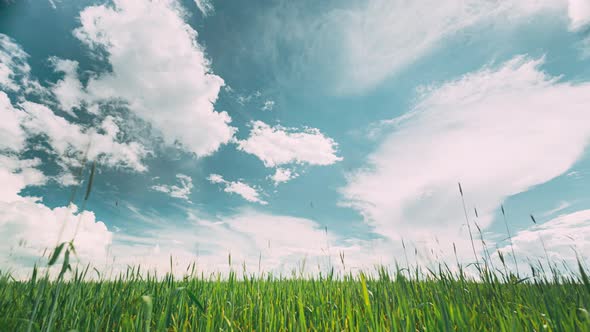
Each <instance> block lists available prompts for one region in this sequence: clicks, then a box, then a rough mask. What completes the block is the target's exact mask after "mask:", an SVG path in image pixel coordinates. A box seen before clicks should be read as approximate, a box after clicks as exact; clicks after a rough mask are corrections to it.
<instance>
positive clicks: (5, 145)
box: [0, 91, 26, 151]
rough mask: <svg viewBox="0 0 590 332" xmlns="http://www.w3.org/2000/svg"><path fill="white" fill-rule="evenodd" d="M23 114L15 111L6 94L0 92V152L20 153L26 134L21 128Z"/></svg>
mask: <svg viewBox="0 0 590 332" xmlns="http://www.w3.org/2000/svg"><path fill="white" fill-rule="evenodd" d="M24 116H25V114H24V112H22V111H20V110H17V109H15V108H14V107H13V106H12V103H11V101H10V99H9V98H8V96H7V95H6V93H4V92H3V91H0V119H2V121H0V150H12V151H20V150H21V149H23V148H24V147H25V140H26V134H25V132H24V130H23V129H22V127H21V122H22V121H23V118H24Z"/></svg>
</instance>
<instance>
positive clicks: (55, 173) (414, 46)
mask: <svg viewBox="0 0 590 332" xmlns="http://www.w3.org/2000/svg"><path fill="white" fill-rule="evenodd" d="M589 31H590V4H589V3H588V2H586V1H585V0H537V1H533V0H519V1H512V0H506V1H502V2H500V3H491V2H489V1H486V0H469V1H466V2H465V1H454V0H448V1H444V2H437V4H436V5H435V6H433V3H432V2H431V1H427V0H424V1H414V2H412V3H408V2H406V1H397V0H396V1H384V0H370V1H359V2H355V1H325V2H322V3H321V4H318V3H317V2H316V1H298V2H289V1H279V0H277V1H251V2H247V3H246V2H224V1H215V0H212V1H211V0H194V1H193V0H184V1H181V0H162V1H145V0H115V1H112V2H111V1H106V2H103V1H70V0H53V1H32V0H20V1H19V0H17V1H8V2H6V1H5V2H0V114H1V117H2V124H0V138H1V141H0V179H1V180H2V183H4V184H5V185H3V186H2V188H1V189H0V207H1V208H0V211H1V212H0V234H2V238H3V239H7V241H3V244H1V245H0V252H1V254H2V257H3V259H2V260H1V261H0V267H1V268H3V269H10V270H13V271H17V272H18V271H28V270H27V269H28V268H29V267H30V266H31V265H32V263H33V262H35V261H37V260H38V259H39V257H40V256H41V255H42V253H43V251H44V249H46V248H48V247H49V248H50V247H52V246H53V245H55V243H58V242H59V241H66V240H70V239H72V238H75V243H76V246H77V248H78V253H79V255H78V259H79V261H80V262H81V263H86V262H92V263H93V264H94V265H96V266H98V267H102V268H108V267H109V266H110V267H113V266H126V264H143V265H144V266H147V267H148V268H156V269H160V270H162V269H168V264H169V257H170V256H172V257H173V258H174V259H175V261H176V262H177V263H176V264H177V265H176V267H175V268H177V269H178V270H177V271H176V272H178V273H182V271H183V269H184V268H185V267H186V265H187V264H188V263H189V262H191V261H194V260H197V261H198V262H199V263H200V264H201V268H202V269H203V270H206V271H224V270H227V268H228V262H227V257H228V254H230V253H231V255H232V257H233V261H234V262H239V263H240V264H241V263H246V266H249V267H252V270H256V269H258V268H259V266H260V269H263V270H264V271H277V272H285V271H290V270H291V269H293V268H295V267H298V266H300V265H301V262H302V261H309V262H310V263H309V264H310V266H311V267H309V268H308V269H309V271H310V272H317V271H322V270H325V269H328V268H330V267H331V266H335V267H336V268H339V269H347V268H348V269H358V268H370V267H371V266H373V265H374V264H388V265H393V264H394V263H395V262H396V261H402V260H405V257H404V255H403V248H402V239H403V240H404V243H405V244H407V246H408V247H409V249H408V251H409V252H410V253H411V255H410V259H411V261H412V263H414V262H416V263H419V264H434V263H435V262H442V261H445V262H454V260H455V258H454V253H453V244H455V247H456V248H457V253H458V256H459V258H460V259H461V260H462V261H463V262H465V263H469V262H471V261H473V260H474V259H473V255H472V252H471V250H472V249H471V244H470V242H469V234H468V231H467V227H466V221H465V216H464V212H463V206H462V201H461V196H460V194H459V190H458V186H457V183H458V182H461V183H462V185H463V189H464V193H465V197H464V198H465V203H466V209H467V213H468V218H469V220H470V223H472V224H474V223H477V224H478V226H480V227H481V229H482V233H483V236H484V238H485V240H486V245H487V246H488V247H489V249H488V250H489V251H491V252H496V251H497V250H500V251H505V252H508V250H509V247H508V242H507V241H506V228H505V224H504V222H503V218H502V215H501V213H500V207H501V205H504V207H505V211H506V214H507V216H508V222H509V226H510V229H511V232H512V235H513V236H514V237H513V244H514V249H515V251H516V253H517V256H518V257H519V259H520V260H522V261H526V260H527V259H536V258H538V257H543V256H544V252H543V249H542V248H541V245H540V242H541V241H539V239H543V240H544V241H543V242H545V244H546V246H547V249H548V252H549V253H550V255H551V256H552V258H554V259H555V260H565V261H566V262H569V263H571V262H573V261H575V252H576V251H577V252H578V253H581V254H584V253H587V252H590V221H589V220H590V197H588V195H587V193H586V191H585V188H587V185H588V180H587V179H588V166H589V165H590V155H589V154H588V142H589V139H590V121H589V120H590V113H589V112H588V109H589V107H590V66H589V64H590V33H589ZM85 156H86V158H87V159H88V160H89V161H91V162H92V161H96V163H97V169H98V173H97V175H96V180H95V182H94V184H93V190H92V194H91V196H90V197H91V198H90V200H89V201H88V202H87V203H86V204H85V203H84V202H83V192H84V188H85V185H86V183H85V178H87V176H88V167H86V169H85V172H84V174H83V175H84V176H82V177H76V176H75V174H77V173H78V172H79V169H80V166H81V165H82V164H83V163H82V160H83V159H84V157H85ZM75 188H80V189H78V190H77V195H76V196H75V198H74V200H73V204H74V205H70V206H68V204H69V201H70V198H71V196H72V192H73V190H74V189H75ZM475 209H477V211H478V214H477V216H476V215H475ZM530 214H534V215H535V217H536V219H537V221H538V224H533V223H532V222H531V220H530V218H529V215H530ZM474 228H475V227H474ZM476 238H479V235H478V234H476ZM476 249H477V251H478V254H479V255H482V254H483V248H482V245H481V243H479V242H478V243H477V248H476ZM340 254H343V255H344V257H345V263H346V264H345V266H342V264H341V263H340V259H339V257H340ZM23 273H24V272H23Z"/></svg>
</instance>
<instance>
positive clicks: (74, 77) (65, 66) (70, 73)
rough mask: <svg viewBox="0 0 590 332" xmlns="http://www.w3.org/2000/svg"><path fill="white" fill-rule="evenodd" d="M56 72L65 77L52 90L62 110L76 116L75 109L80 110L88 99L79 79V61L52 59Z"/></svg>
mask: <svg viewBox="0 0 590 332" xmlns="http://www.w3.org/2000/svg"><path fill="white" fill-rule="evenodd" d="M51 62H52V63H53V66H54V68H55V71H56V72H58V73H62V74H63V75H64V76H63V78H62V79H61V80H59V81H58V82H57V83H56V84H55V85H53V87H52V88H51V92H52V93H53V95H54V96H55V97H56V98H57V101H58V103H59V105H60V107H61V109H62V110H64V111H66V112H68V113H69V114H70V115H74V113H73V109H75V108H79V107H80V105H81V104H82V102H83V100H84V99H86V98H87V96H86V93H85V91H84V87H83V86H82V83H81V82H80V79H79V78H78V61H73V60H65V59H59V58H51Z"/></svg>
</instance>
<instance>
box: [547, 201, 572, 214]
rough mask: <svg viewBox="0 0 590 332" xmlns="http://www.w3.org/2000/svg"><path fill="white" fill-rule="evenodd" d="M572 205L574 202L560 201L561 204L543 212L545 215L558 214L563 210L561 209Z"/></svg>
mask: <svg viewBox="0 0 590 332" xmlns="http://www.w3.org/2000/svg"><path fill="white" fill-rule="evenodd" d="M570 206H572V203H570V202H566V201H563V202H560V203H559V205H558V206H556V207H555V208H553V209H551V210H549V211H546V212H543V217H549V216H552V215H554V214H556V213H557V212H561V211H563V210H565V209H567V208H569V207H570Z"/></svg>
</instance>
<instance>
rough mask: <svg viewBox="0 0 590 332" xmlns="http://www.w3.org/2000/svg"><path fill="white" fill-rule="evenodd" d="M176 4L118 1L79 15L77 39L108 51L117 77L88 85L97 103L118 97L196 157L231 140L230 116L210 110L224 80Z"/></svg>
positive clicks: (109, 76) (168, 0)
mask: <svg viewBox="0 0 590 332" xmlns="http://www.w3.org/2000/svg"><path fill="white" fill-rule="evenodd" d="M182 17H183V11H182V9H181V8H180V6H179V5H178V4H177V3H176V2H175V1H172V0H165V1H137V0H115V1H114V6H113V7H110V6H106V5H101V6H92V7H88V8H86V9H84V11H82V13H81V14H80V21H81V23H82V26H81V27H79V28H78V29H76V30H75V35H76V37H78V38H79V39H80V40H81V41H82V42H84V43H85V44H86V45H88V46H89V47H90V48H91V49H93V50H96V49H100V50H104V51H105V52H106V55H107V59H108V61H109V63H110V64H111V66H112V72H110V73H104V74H102V75H101V76H99V77H97V78H92V79H90V81H89V82H88V85H87V92H88V94H89V95H90V96H91V97H92V99H93V100H95V101H99V100H110V99H120V100H123V101H126V102H127V103H128V105H129V108H130V109H131V110H132V111H134V112H135V113H136V114H137V115H138V116H140V117H141V118H143V119H145V120H147V121H148V122H150V123H151V124H152V125H153V126H154V128H155V129H157V130H159V131H160V132H161V133H162V135H163V138H164V140H165V141H166V142H167V143H170V144H171V143H174V142H176V141H178V142H180V143H181V144H182V145H183V146H184V147H186V148H187V149H188V150H190V151H192V152H194V153H195V154H196V155H197V156H207V155H210V154H212V153H213V152H215V151H216V150H217V149H218V148H219V146H220V145H221V144H225V143H227V142H229V141H230V139H231V138H232V137H233V134H234V132H235V128H233V127H231V126H229V123H230V121H231V118H230V116H229V115H228V114H227V113H226V112H216V111H215V110H214V108H213V104H214V103H215V101H216V100H217V97H218V94H219V90H220V88H221V87H222V86H223V85H224V82H223V79H222V78H221V77H219V76H217V75H214V74H212V73H211V72H210V65H209V60H208V59H207V58H205V54H204V52H203V48H202V47H201V46H200V45H199V44H198V43H197V42H196V40H195V38H196V36H197V32H196V31H194V30H193V29H192V28H191V27H190V26H189V25H188V24H186V23H185V22H184V21H183V19H182Z"/></svg>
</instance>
